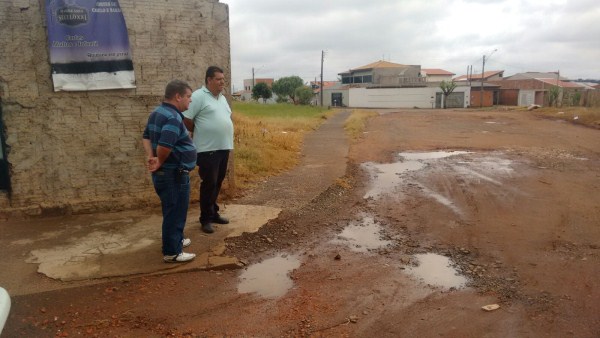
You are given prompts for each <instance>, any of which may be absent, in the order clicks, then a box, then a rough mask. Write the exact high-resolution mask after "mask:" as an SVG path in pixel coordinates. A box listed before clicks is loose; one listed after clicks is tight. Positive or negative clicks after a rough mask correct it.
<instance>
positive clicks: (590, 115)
mask: <svg viewBox="0 0 600 338" xmlns="http://www.w3.org/2000/svg"><path fill="white" fill-rule="evenodd" d="M532 112H533V113H534V114H535V115H537V116H541V117H544V118H551V119H559V120H565V121H568V122H571V123H575V124H580V125H584V126H587V127H592V128H596V129H600V108H599V107H589V108H588V107H563V108H556V107H543V108H538V109H535V110H533V111H532Z"/></svg>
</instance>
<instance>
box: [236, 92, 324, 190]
mask: <svg viewBox="0 0 600 338" xmlns="http://www.w3.org/2000/svg"><path fill="white" fill-rule="evenodd" d="M233 112H234V113H233V123H234V126H235V150H234V152H233V153H234V175H235V182H236V186H237V187H238V188H240V189H247V188H250V187H252V186H255V185H256V184H258V183H259V182H260V181H262V180H264V179H265V178H266V177H269V176H272V175H276V174H278V173H281V172H283V171H285V170H288V169H291V168H292V167H294V166H295V165H296V164H297V163H298V159H299V155H300V149H301V147H302V141H303V139H304V135H305V134H306V133H307V132H309V131H312V130H314V129H316V128H317V127H318V126H319V125H321V123H323V122H324V121H325V119H326V118H327V116H329V115H330V114H331V111H328V110H326V109H323V108H320V107H314V106H295V105H291V104H272V105H265V104H257V103H242V102H234V103H233Z"/></svg>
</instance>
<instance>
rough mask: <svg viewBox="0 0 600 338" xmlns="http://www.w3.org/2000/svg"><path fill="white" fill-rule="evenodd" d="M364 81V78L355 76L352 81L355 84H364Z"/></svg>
mask: <svg viewBox="0 0 600 338" xmlns="http://www.w3.org/2000/svg"><path fill="white" fill-rule="evenodd" d="M362 80H363V79H362V76H355V77H354V78H353V79H352V81H353V82H354V83H362V82H363V81H362Z"/></svg>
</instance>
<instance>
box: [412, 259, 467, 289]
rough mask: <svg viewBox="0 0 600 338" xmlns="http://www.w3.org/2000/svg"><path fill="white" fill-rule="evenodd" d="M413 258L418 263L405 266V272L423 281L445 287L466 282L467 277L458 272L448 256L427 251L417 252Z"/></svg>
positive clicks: (459, 285) (459, 286) (448, 287)
mask: <svg viewBox="0 0 600 338" xmlns="http://www.w3.org/2000/svg"><path fill="white" fill-rule="evenodd" d="M415 258H416V259H417V260H418V261H419V265H418V266H415V267H409V268H407V269H406V272H408V273H409V274H410V275H412V276H414V277H416V278H418V279H420V280H422V281H423V282H425V283H427V284H429V285H432V286H438V287H443V288H447V289H450V288H457V289H458V288H462V287H464V286H465V285H466V284H467V279H466V278H465V277H464V276H461V275H459V274H458V271H457V270H456V269H454V268H453V267H452V262H451V261H450V259H449V258H448V257H445V256H441V255H437V254H433V253H427V254H417V255H415Z"/></svg>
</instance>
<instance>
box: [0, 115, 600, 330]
mask: <svg viewBox="0 0 600 338" xmlns="http://www.w3.org/2000/svg"><path fill="white" fill-rule="evenodd" d="M319 151H324V152H326V151H327V149H326V147H320V150H319ZM306 182H307V184H310V182H311V180H310V178H307V179H306ZM599 188H600V131H598V130H595V129H588V128H585V127H580V126H574V125H570V124H568V123H564V122H556V121H552V120H544V119H539V118H536V117H534V116H532V115H530V113H528V112H492V111H485V112H478V111H471V110H445V111H440V110H432V111H428V110H407V111H387V112H384V113H382V114H381V115H380V116H378V117H375V118H373V119H372V120H371V121H370V122H369V124H368V128H367V130H366V131H365V133H364V137H363V138H362V139H361V140H359V141H357V142H355V143H354V144H351V147H350V151H349V154H348V169H347V171H346V174H345V176H344V177H343V178H342V179H340V180H338V183H337V184H335V185H333V186H331V187H329V188H328V189H327V190H326V192H325V193H323V194H321V195H320V196H318V197H317V198H315V199H314V200H313V201H312V202H311V203H309V204H308V205H306V206H304V207H302V208H299V209H295V210H293V211H288V212H284V213H282V214H281V216H280V217H279V218H278V219H276V220H273V221H270V222H269V223H268V224H267V225H265V226H264V227H263V228H262V229H261V230H259V231H258V232H257V233H254V234H244V235H243V236H241V237H238V238H234V239H232V240H230V241H229V242H228V243H227V244H228V249H227V251H226V253H227V254H229V255H236V256H237V257H239V258H241V259H242V260H244V261H245V262H246V263H247V264H248V265H247V268H246V269H243V270H228V271H210V272H188V273H182V274H168V275H164V276H158V277H157V276H153V277H140V278H129V279H126V280H119V281H109V282H107V283H105V284H101V285H95V286H89V287H81V288H75V289H68V290H59V291H52V292H46V293H40V294H33V295H27V296H21V297H17V298H16V299H15V306H14V307H13V311H12V313H11V317H12V318H13V319H14V318H18V319H19V321H16V320H13V321H12V322H10V323H9V325H8V326H7V327H6V328H5V333H4V334H5V335H6V336H7V337H13V336H28V337H29V336H36V337H43V336H48V337H52V336H69V337H73V336H98V337H106V336H117V337H154V336H156V337H160V336H191V337H194V336H278V337H279V336H294V337H298V336H314V337H319V336H323V337H330V336H333V337H337V336H348V337H438V336H445V337H569V336H573V337H598V336H600V317H599V316H598V313H600V278H599V277H600V194H598V191H599V190H600V189H599ZM245 199H246V200H248V199H250V200H251V196H247V197H246V198H245ZM492 304H497V305H499V308H498V309H496V310H492V311H485V310H483V309H482V306H485V305H492Z"/></svg>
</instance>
